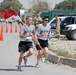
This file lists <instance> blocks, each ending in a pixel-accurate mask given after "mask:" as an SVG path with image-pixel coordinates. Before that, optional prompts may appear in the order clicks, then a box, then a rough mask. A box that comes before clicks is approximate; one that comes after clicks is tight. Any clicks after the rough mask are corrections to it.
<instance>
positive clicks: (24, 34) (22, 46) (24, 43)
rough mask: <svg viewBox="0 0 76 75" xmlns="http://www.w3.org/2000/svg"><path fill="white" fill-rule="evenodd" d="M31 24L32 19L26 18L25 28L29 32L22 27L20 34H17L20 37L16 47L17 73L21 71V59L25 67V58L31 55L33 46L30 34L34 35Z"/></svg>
mask: <svg viewBox="0 0 76 75" xmlns="http://www.w3.org/2000/svg"><path fill="white" fill-rule="evenodd" d="M31 23H32V17H31V16H27V18H26V27H27V28H28V29H29V30H30V33H29V32H28V31H27V29H26V28H25V27H24V26H22V28H21V30H20V32H19V37H20V42H19V45H18V48H19V50H18V51H19V52H20V56H19V60H18V65H19V66H18V71H20V70H21V63H22V59H24V64H25V65H26V62H27V58H28V57H29V56H31V55H32V54H33V45H32V34H34V29H35V27H34V25H31ZM27 51H28V53H27V55H26V56H24V53H25V52H27Z"/></svg>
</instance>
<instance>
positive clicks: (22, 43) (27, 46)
mask: <svg viewBox="0 0 76 75" xmlns="http://www.w3.org/2000/svg"><path fill="white" fill-rule="evenodd" d="M18 48H19V50H18V51H19V52H21V51H22V52H26V51H28V50H29V49H30V48H33V45H32V42H25V41H20V42H19V44H18Z"/></svg>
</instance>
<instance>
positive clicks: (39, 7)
mask: <svg viewBox="0 0 76 75" xmlns="http://www.w3.org/2000/svg"><path fill="white" fill-rule="evenodd" d="M32 4H33V5H32V9H33V10H34V11H35V12H36V13H38V12H44V11H48V10H49V5H48V3H47V2H46V1H41V0H37V1H35V2H33V3H32Z"/></svg>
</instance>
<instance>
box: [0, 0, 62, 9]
mask: <svg viewBox="0 0 76 75" xmlns="http://www.w3.org/2000/svg"><path fill="white" fill-rule="evenodd" d="M1 1H3V0H0V2H1ZM19 1H20V2H21V3H22V4H23V7H25V8H30V4H29V1H32V0H19ZM43 1H47V2H49V5H50V7H52V8H53V7H54V6H55V4H57V3H59V2H61V1H63V0H43Z"/></svg>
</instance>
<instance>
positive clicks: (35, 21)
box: [34, 14, 42, 29]
mask: <svg viewBox="0 0 76 75" xmlns="http://www.w3.org/2000/svg"><path fill="white" fill-rule="evenodd" d="M41 22H42V18H41V17H40V14H37V15H36V17H35V18H34V23H35V28H36V29H37V28H38V27H39V24H40V23H41Z"/></svg>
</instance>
